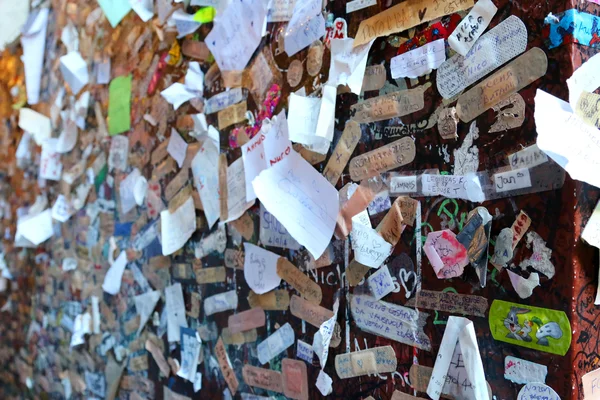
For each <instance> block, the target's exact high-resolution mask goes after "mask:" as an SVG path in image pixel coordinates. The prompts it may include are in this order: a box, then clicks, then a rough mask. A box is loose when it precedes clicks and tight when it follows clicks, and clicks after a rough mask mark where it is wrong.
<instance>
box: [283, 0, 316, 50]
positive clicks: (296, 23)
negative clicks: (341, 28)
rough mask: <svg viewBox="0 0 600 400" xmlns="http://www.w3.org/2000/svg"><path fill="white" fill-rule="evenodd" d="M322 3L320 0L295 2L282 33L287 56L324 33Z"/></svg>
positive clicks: (306, 45)
mask: <svg viewBox="0 0 600 400" xmlns="http://www.w3.org/2000/svg"><path fill="white" fill-rule="evenodd" d="M322 5H323V2H322V1H321V0H303V1H297V2H296V5H295V7H294V12H293V14H292V18H291V19H290V22H289V24H288V26H287V29H286V30H285V35H284V48H285V52H286V53H287V55H288V56H290V57H291V56H293V55H294V54H296V53H297V52H299V51H300V50H302V49H304V48H305V47H308V46H309V45H310V44H311V43H312V42H314V41H315V40H318V39H320V38H321V37H323V35H325V18H324V17H323V14H322V13H321V6H322Z"/></svg>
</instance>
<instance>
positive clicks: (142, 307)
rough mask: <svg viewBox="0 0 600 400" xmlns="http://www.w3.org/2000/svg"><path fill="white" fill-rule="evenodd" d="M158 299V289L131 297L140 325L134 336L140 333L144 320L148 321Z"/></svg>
mask: <svg viewBox="0 0 600 400" xmlns="http://www.w3.org/2000/svg"><path fill="white" fill-rule="evenodd" d="M132 265H133V264H132ZM158 299H160V292H159V291H158V290H153V291H151V292H146V293H142V294H140V295H138V296H135V297H134V298H133V300H134V302H135V311H136V312H137V313H138V315H139V316H140V327H139V328H138V330H137V333H136V336H139V335H140V333H142V329H144V326H145V325H146V322H148V319H149V318H150V316H151V315H152V312H153V311H154V307H156V303H158Z"/></svg>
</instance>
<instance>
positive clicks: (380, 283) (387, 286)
mask: <svg viewBox="0 0 600 400" xmlns="http://www.w3.org/2000/svg"><path fill="white" fill-rule="evenodd" d="M367 281H368V282H369V288H370V289H371V294H372V295H373V297H375V298H376V299H377V300H381V299H382V298H384V297H385V296H387V295H388V294H390V293H391V292H393V291H394V281H393V279H392V275H391V274H390V270H389V268H388V267H387V265H384V266H383V267H381V268H379V269H378V270H377V271H375V273H373V274H371V275H370V276H369V278H367Z"/></svg>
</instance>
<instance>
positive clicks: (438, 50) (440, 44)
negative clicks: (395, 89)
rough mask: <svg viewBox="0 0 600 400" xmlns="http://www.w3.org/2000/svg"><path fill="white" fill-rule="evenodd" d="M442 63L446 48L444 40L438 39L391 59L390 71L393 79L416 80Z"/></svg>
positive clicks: (444, 59) (444, 58)
mask: <svg viewBox="0 0 600 400" xmlns="http://www.w3.org/2000/svg"><path fill="white" fill-rule="evenodd" d="M444 61H446V46H445V45H444V39H438V40H435V41H433V42H430V43H427V44H426V45H424V46H421V47H419V48H417V49H414V50H411V51H408V52H406V53H404V54H400V55H399V56H396V57H394V58H392V60H391V62H390V70H391V72H392V78H394V79H398V78H418V77H419V76H423V75H425V74H429V73H430V72H431V70H433V69H437V68H438V67H439V66H440V65H442V63H443V62H444Z"/></svg>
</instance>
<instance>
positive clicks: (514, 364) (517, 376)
mask: <svg viewBox="0 0 600 400" xmlns="http://www.w3.org/2000/svg"><path fill="white" fill-rule="evenodd" d="M547 374H548V367H546V366H545V365H541V364H537V363H534V362H531V361H527V360H523V359H521V358H517V357H513V356H506V358H504V379H507V380H509V381H511V382H514V383H518V384H521V385H525V384H527V383H533V382H541V383H546V375H547Z"/></svg>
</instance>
